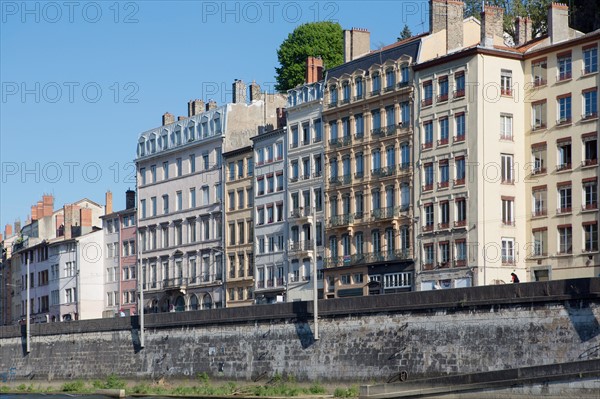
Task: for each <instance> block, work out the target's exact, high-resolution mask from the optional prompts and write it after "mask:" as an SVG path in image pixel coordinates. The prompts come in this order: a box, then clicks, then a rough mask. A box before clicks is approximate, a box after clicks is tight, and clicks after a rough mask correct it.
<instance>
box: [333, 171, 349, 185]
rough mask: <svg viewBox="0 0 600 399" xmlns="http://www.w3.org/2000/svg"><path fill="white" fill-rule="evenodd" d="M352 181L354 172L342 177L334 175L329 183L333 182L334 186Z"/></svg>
mask: <svg viewBox="0 0 600 399" xmlns="http://www.w3.org/2000/svg"><path fill="white" fill-rule="evenodd" d="M350 183H352V174H347V175H342V176H340V177H332V178H331V179H329V184H331V185H332V186H337V185H340V184H350Z"/></svg>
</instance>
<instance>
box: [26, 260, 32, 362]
mask: <svg viewBox="0 0 600 399" xmlns="http://www.w3.org/2000/svg"><path fill="white" fill-rule="evenodd" d="M26 263H27V277H26V279H25V281H26V283H27V304H26V309H27V316H26V317H27V320H25V352H26V353H29V352H31V346H30V338H31V303H30V302H29V301H30V299H29V295H30V294H29V286H30V285H31V284H30V282H29V256H27V261H26Z"/></svg>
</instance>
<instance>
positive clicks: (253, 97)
mask: <svg viewBox="0 0 600 399" xmlns="http://www.w3.org/2000/svg"><path fill="white" fill-rule="evenodd" d="M260 94H261V93H260V85H259V84H258V83H256V82H255V81H254V80H253V81H252V83H250V102H253V101H258V100H260V99H261V97H262V96H261V95H260Z"/></svg>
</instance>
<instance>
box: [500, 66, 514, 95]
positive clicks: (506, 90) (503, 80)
mask: <svg viewBox="0 0 600 399" xmlns="http://www.w3.org/2000/svg"><path fill="white" fill-rule="evenodd" d="M500 94H501V95H503V96H510V97H512V71H509V70H506V69H503V70H502V71H501V72H500Z"/></svg>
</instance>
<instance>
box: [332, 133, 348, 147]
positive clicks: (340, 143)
mask: <svg viewBox="0 0 600 399" xmlns="http://www.w3.org/2000/svg"><path fill="white" fill-rule="evenodd" d="M350 144H352V136H350V135H348V136H342V137H340V138H338V139H337V142H336V143H335V146H336V147H338V148H339V147H345V146H347V145H350Z"/></svg>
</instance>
